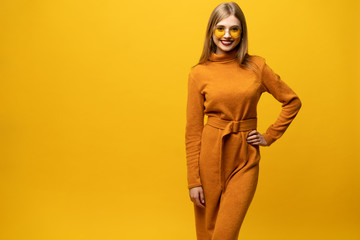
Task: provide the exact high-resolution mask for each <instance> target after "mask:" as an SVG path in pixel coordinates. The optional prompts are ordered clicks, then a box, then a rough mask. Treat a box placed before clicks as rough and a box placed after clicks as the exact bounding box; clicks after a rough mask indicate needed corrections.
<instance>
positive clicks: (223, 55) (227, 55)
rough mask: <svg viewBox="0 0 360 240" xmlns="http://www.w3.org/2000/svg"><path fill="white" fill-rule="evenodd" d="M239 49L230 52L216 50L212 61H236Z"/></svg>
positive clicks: (212, 55)
mask: <svg viewBox="0 0 360 240" xmlns="http://www.w3.org/2000/svg"><path fill="white" fill-rule="evenodd" d="M237 50H238V49H237V48H234V49H232V50H230V51H221V50H220V51H219V49H218V48H217V49H216V53H215V52H211V55H210V58H209V60H210V61H213V62H227V61H232V60H234V59H236V54H237Z"/></svg>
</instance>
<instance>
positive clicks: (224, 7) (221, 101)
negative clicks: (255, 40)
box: [185, 2, 301, 240]
mask: <svg viewBox="0 0 360 240" xmlns="http://www.w3.org/2000/svg"><path fill="white" fill-rule="evenodd" d="M247 46H248V40H247V28H246V22H245V17H244V14H243V12H242V11H241V9H240V7H239V6H238V5H237V4H236V3H234V2H230V3H223V4H220V5H219V6H217V7H216V8H215V9H214V11H213V12H212V14H211V16H210V20H209V23H208V27H207V31H206V39H205V45H204V49H203V53H202V56H201V58H200V61H199V63H198V64H196V65H195V66H194V67H193V68H192V69H191V71H190V73H189V79H188V99H187V117H186V121H187V122H186V134H185V144H186V158H187V180H188V188H189V195H190V198H191V200H192V201H193V202H194V210H195V222H196V234H197V239H198V240H205V239H206V240H235V239H237V238H238V235H239V231H240V227H241V224H242V222H243V220H244V218H245V214H246V212H247V210H248V208H249V206H250V203H251V201H252V199H253V196H254V193H255V189H256V186H257V182H258V174H259V161H260V149H259V146H270V145H271V144H272V143H273V142H274V141H276V140H277V139H279V138H280V137H281V136H282V135H283V133H284V132H285V130H286V129H287V128H288V126H289V125H290V123H291V122H292V121H293V119H294V118H295V116H296V115H297V113H298V111H299V110H300V108H301V101H300V99H299V97H298V96H297V95H296V94H295V92H294V91H293V90H292V89H291V88H290V87H289V86H288V85H287V84H285V82H283V81H282V80H281V79H280V77H279V75H277V74H276V73H274V72H273V70H272V69H271V68H270V67H269V66H268V65H267V64H266V62H265V59H264V58H262V57H260V56H257V55H249V54H248V53H247V51H248V48H247ZM263 92H268V93H270V94H272V95H273V96H274V98H275V99H277V100H278V101H279V102H281V103H282V111H281V113H280V115H279V117H278V119H277V120H276V121H275V123H274V124H272V125H270V126H269V128H268V129H267V130H266V132H265V133H263V134H261V133H259V132H258V131H257V130H256V127H257V113H256V106H257V103H258V101H259V98H260V96H261V94H262V93H263ZM204 114H206V115H207V116H208V119H207V123H206V124H205V126H204Z"/></svg>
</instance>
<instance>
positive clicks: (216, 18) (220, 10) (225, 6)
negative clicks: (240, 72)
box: [192, 2, 259, 72]
mask: <svg viewBox="0 0 360 240" xmlns="http://www.w3.org/2000/svg"><path fill="white" fill-rule="evenodd" d="M231 15H234V16H235V17H236V18H237V19H239V21H240V25H241V30H242V31H241V40H240V42H239V43H238V45H237V46H236V47H235V48H237V53H236V58H237V61H238V63H239V66H240V67H241V68H243V69H244V68H246V67H250V68H252V69H253V70H254V71H255V72H256V69H254V68H253V66H251V65H250V64H249V62H252V63H254V62H253V61H251V60H250V59H249V58H250V57H251V56H250V55H249V54H248V35H247V27H246V20H245V16H244V13H243V12H242V10H241V8H240V7H239V5H238V4H237V3H235V2H227V3H222V4H220V5H218V6H217V7H216V8H215V9H214V10H213V12H212V13H211V15H210V19H209V22H208V25H207V29H206V34H205V43H204V48H203V52H202V54H201V57H200V60H199V62H198V63H197V64H196V65H198V64H202V63H205V62H206V61H207V60H208V59H209V57H210V55H211V53H212V52H215V51H216V48H217V46H216V44H215V43H214V41H213V38H212V35H213V32H214V28H215V25H216V24H217V23H218V22H220V21H221V20H223V19H224V18H227V17H229V16H231ZM254 64H255V65H257V64H256V63H254ZM196 65H194V66H193V67H195V66H196ZM257 66H258V65H257ZM193 67H192V68H193ZM258 67H259V66H258Z"/></svg>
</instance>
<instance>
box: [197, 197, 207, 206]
mask: <svg viewBox="0 0 360 240" xmlns="http://www.w3.org/2000/svg"><path fill="white" fill-rule="evenodd" d="M196 205H197V206H199V207H201V208H204V207H205V205H203V204H202V203H201V202H200V199H199V198H196Z"/></svg>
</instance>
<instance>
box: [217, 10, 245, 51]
mask: <svg viewBox="0 0 360 240" xmlns="http://www.w3.org/2000/svg"><path fill="white" fill-rule="evenodd" d="M212 38H213V40H214V43H215V44H216V46H217V48H216V54H222V53H224V52H227V51H230V50H232V49H234V48H235V47H236V46H237V45H238V44H239V42H240V40H241V25H240V21H239V19H237V18H236V17H235V16H234V15H231V16H229V17H227V18H224V19H223V20H221V21H220V22H218V23H217V24H216V25H215V28H214V33H213V36H212Z"/></svg>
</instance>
